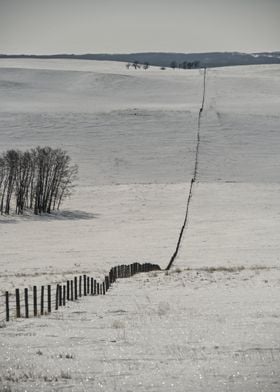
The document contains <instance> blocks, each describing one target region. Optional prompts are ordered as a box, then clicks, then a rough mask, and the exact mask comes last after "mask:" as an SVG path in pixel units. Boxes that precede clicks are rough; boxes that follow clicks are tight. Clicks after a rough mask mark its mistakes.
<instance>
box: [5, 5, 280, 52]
mask: <svg viewBox="0 0 280 392" xmlns="http://www.w3.org/2000/svg"><path fill="white" fill-rule="evenodd" d="M279 21H280V0H138V1H136V0H0V53H34V54H48V53H89V52H90V53H105V52H110V53H121V52H122V53H125V52H140V51H141V52H142V51H165V52H167V51H170V52H204V51H244V52H257V51H266V50H267V51H273V50H280V23H279Z"/></svg>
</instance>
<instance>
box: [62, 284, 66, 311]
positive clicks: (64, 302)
mask: <svg viewBox="0 0 280 392" xmlns="http://www.w3.org/2000/svg"><path fill="white" fill-rule="evenodd" d="M62 305H63V306H65V305H66V286H65V284H64V285H63V296H62Z"/></svg>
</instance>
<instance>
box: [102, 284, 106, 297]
mask: <svg viewBox="0 0 280 392" xmlns="http://www.w3.org/2000/svg"><path fill="white" fill-rule="evenodd" d="M102 287H103V295H105V294H106V287H105V281H103V283H102Z"/></svg>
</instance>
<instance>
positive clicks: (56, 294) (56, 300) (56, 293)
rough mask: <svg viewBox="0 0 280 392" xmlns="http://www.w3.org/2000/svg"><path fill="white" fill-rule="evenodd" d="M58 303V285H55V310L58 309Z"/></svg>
mask: <svg viewBox="0 0 280 392" xmlns="http://www.w3.org/2000/svg"><path fill="white" fill-rule="evenodd" d="M58 304H59V285H58V284H57V285H56V291H55V310H57V309H58Z"/></svg>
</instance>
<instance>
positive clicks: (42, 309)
mask: <svg viewBox="0 0 280 392" xmlns="http://www.w3.org/2000/svg"><path fill="white" fill-rule="evenodd" d="M44 297H45V287H44V286H41V315H43V314H44Z"/></svg>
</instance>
